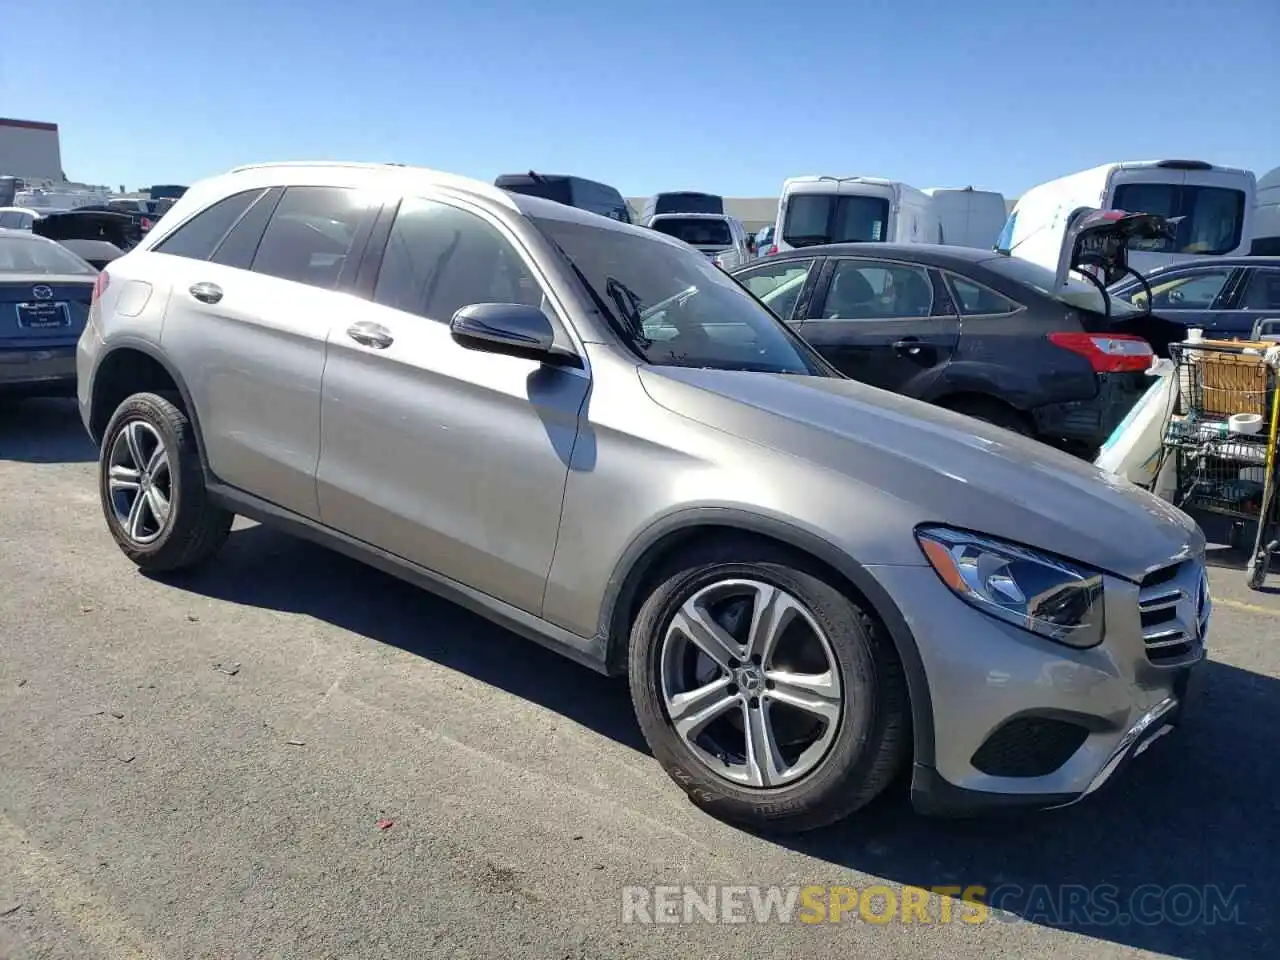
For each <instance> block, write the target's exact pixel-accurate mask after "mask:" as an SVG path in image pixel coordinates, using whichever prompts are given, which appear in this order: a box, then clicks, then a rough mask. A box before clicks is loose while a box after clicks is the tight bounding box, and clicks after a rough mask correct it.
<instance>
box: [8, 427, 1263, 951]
mask: <svg viewBox="0 0 1280 960" xmlns="http://www.w3.org/2000/svg"><path fill="white" fill-rule="evenodd" d="M93 460H94V451H93V450H92V448H91V446H90V444H89V442H88V441H87V439H86V438H85V437H84V433H83V430H82V428H81V427H80V424H79V421H78V419H77V416H76V412H75V409H74V404H73V403H72V402H70V401H32V402H29V403H25V404H8V405H6V406H5V407H3V408H0V584H2V585H3V586H2V588H0V638H2V642H0V771H3V775H0V863H2V864H4V868H3V869H0V957H57V958H61V957H67V958H72V957H74V958H96V957H102V958H125V957H150V958H180V957H218V958H224V957H226V958H230V957H235V958H240V957H244V958H259V957H288V958H322V957H335V958H336V957H341V958H353V957H399V958H414V957H427V956H432V957H436V956H440V957H444V956H459V957H463V956H465V957H488V956H504V957H511V956H521V957H525V956H529V957H535V956H536V957H554V958H570V957H571V958H587V957H590V958H596V957H615V956H618V957H622V956H625V957H641V956H643V957H648V956H653V957H675V956H688V957H699V958H712V957H775V956H776V957H826V956H832V957H835V956H840V957H847V956H857V955H858V954H859V953H860V952H861V953H866V952H868V951H872V952H874V954H875V955H877V956H885V957H895V958H913V957H920V958H926V957H927V958H933V957H940V956H948V957H957V958H965V957H975V958H976V957H984V958H990V957H1002V956H1007V957H1025V956H1054V957H1057V958H1067V957H1090V958H1098V957H1121V956H1124V957H1130V956H1152V955H1168V956H1174V957H1185V958H1205V960H1208V958H1223V957H1233V958H1234V957H1245V956H1255V955H1256V956H1276V955H1277V951H1278V950H1280V942H1278V938H1277V936H1276V929H1275V926H1274V923H1273V919H1272V918H1273V916H1274V890H1275V887H1274V883H1273V881H1274V879H1275V877H1276V876H1277V870H1276V867H1275V866H1274V859H1273V854H1274V851H1275V850H1277V849H1278V848H1280V830H1278V829H1277V826H1276V818H1275V816H1274V811H1275V798H1276V797H1277V796H1280V760H1278V759H1277V745H1276V739H1275V732H1276V731H1277V730H1280V682H1278V681H1280V576H1273V578H1272V581H1271V582H1272V587H1271V589H1270V592H1269V593H1251V592H1249V591H1248V590H1246V589H1245V587H1244V584H1243V576H1242V574H1241V573H1240V572H1239V571H1237V570H1234V569H1229V568H1227V567H1225V566H1224V567H1222V568H1218V569H1215V570H1214V573H1213V587H1214V592H1215V600H1216V603H1217V607H1216V611H1215V619H1214V624H1213V628H1212V634H1211V640H1210V643H1211V650H1212V662H1211V663H1210V664H1209V665H1208V666H1207V668H1206V669H1205V670H1204V671H1202V672H1201V676H1200V683H1199V686H1198V688H1197V689H1196V692H1195V695H1194V697H1193V702H1192V703H1191V705H1190V707H1189V711H1188V715H1187V717H1186V721H1185V724H1184V726H1183V727H1182V729H1180V730H1179V731H1178V732H1177V733H1176V734H1175V735H1174V736H1172V737H1166V738H1164V739H1162V740H1160V741H1159V742H1158V743H1157V744H1156V745H1155V746H1153V747H1152V749H1151V750H1150V751H1149V752H1148V753H1146V754H1145V755H1144V756H1143V757H1142V758H1141V759H1140V760H1139V761H1138V763H1137V764H1136V765H1135V766H1134V768H1133V769H1131V770H1130V771H1128V775H1127V776H1126V777H1124V778H1123V780H1122V781H1121V782H1120V783H1118V784H1117V785H1116V786H1115V787H1114V788H1113V789H1111V790H1110V791H1109V792H1107V793H1105V794H1103V795H1102V796H1099V797H1097V798H1094V799H1093V800H1091V801H1090V802H1089V803H1086V804H1083V805H1081V806H1078V807H1075V808H1072V809H1069V810H1065V811H1060V812H1056V813H1050V814H1041V815H1036V816H1031V817H1026V818H1018V819H1002V820H986V821H980V822H935V821H926V820H923V819H920V818H917V817H915V816H913V815H911V814H910V813H909V812H907V810H906V809H905V807H904V805H903V803H902V799H901V797H897V796H893V797H886V798H883V799H882V800H880V801H878V802H877V803H876V804H875V805H874V806H873V807H872V808H871V809H869V810H867V811H865V812H864V813H863V814H862V815H860V816H858V817H856V818H855V819H853V820H851V821H849V822H848V823H847V824H845V825H842V826H841V827H839V828H836V829H833V830H827V831H822V832H818V833H815V834H810V835H806V836H804V837H803V838H790V839H785V840H779V839H777V838H766V837H760V836H754V835H751V834H748V833H744V832H742V831H741V830H738V829H735V828H732V827H729V826H726V825H723V824H721V823H718V822H716V821H714V820H712V819H709V818H708V817H706V816H705V815H703V814H701V813H699V812H698V811H697V810H696V809H695V808H694V807H693V806H691V805H690V804H689V803H688V802H687V801H686V799H685V797H684V795H683V794H682V793H681V792H680V791H679V790H678V789H677V788H676V786H675V785H674V784H673V783H672V782H671V781H670V780H669V779H668V778H667V776H666V775H665V774H664V773H663V772H662V771H661V770H660V769H659V767H658V764H657V763H656V762H655V761H654V760H653V759H652V758H651V757H650V756H649V755H648V753H647V751H646V748H645V745H644V742H643V740H642V739H641V737H640V733H639V730H638V728H637V727H636V725H635V721H634V720H633V718H632V712H631V706H630V702H629V699H628V696H627V690H626V688H625V686H624V685H623V684H622V683H620V682H617V681H612V680H606V679H604V678H602V677H600V676H597V675H596V674H594V673H591V672H589V671H587V670H585V669H583V668H581V667H578V666H576V665H574V664H572V663H570V662H569V661H567V660H564V659H562V658H560V657H558V656H556V655H554V654H552V653H549V652H546V651H544V650H542V649H540V648H538V647H536V646H534V645H532V644H529V643H527V642H525V641H522V640H519V639H517V638H515V637H514V636H512V635H510V634H507V633H505V632H504V631H502V630H499V629H497V628H496V627H493V626H491V625H489V624H488V623H486V622H485V621H482V620H480V619H478V618H476V617H473V616H471V615H470V614H467V613H465V612H463V611H462V610H460V609H459V608H456V607H454V606H451V605H449V604H447V603H444V602H442V601H439V600H436V599H434V598H433V597H431V596H429V595H427V594H424V593H421V592H419V591H416V590H414V589H413V588H411V587H409V586H407V585H405V584H402V583H400V582H399V581H397V580H394V579H392V578H390V577H387V576H385V575H383V574H380V573H378V572H375V571H373V570H370V569H367V568H364V567H362V566H360V565H358V564H357V563H355V562H353V561H349V560H347V559H345V558H343V557H340V556H338V555H335V554H331V553H329V552H326V551H324V550H321V549H319V548H316V547H313V546H310V545H307V544H305V543H302V542H300V541H296V540H293V539H290V538H289V537H287V536H285V535H283V534H278V533H275V532H271V531H268V530H266V529H264V528H261V527H257V526H253V525H250V524H238V526H239V527H240V528H239V529H237V531H236V532H234V533H233V534H232V537H231V540H230V542H229V543H228V545H227V547H226V549H225V550H224V551H223V553H222V554H221V556H220V558H219V559H218V560H217V561H216V562H215V563H214V564H213V565H212V566H211V567H210V568H208V569H207V570H205V571H203V572H201V573H200V574H198V575H193V576H188V577H183V578H181V579H178V580H173V581H169V582H160V581H158V580H152V579H149V578H147V577H146V576H143V575H141V574H139V573H138V572H137V571H136V570H135V569H134V568H133V567H132V565H130V564H129V563H128V561H127V560H126V559H125V558H124V557H123V556H122V555H121V554H120V552H119V551H118V550H117V549H116V547H115V545H114V543H113V542H112V541H111V539H110V536H109V535H108V533H107V530H106V528H105V525H104V523H103V519H102V515H101V508H100V507H99V504H98V496H97V490H96V479H95V466H94V462H93ZM654 884H677V885H683V884H691V885H701V886H705V885H709V884H742V885H761V886H765V885H773V884H780V885H810V884H816V885H830V884H837V885H849V886H852V887H855V888H858V889H860V890H862V889H865V888H867V887H868V886H871V885H885V886H887V887H889V888H890V890H894V891H899V890H901V888H902V886H903V885H916V886H921V887H934V886H939V885H959V886H972V885H978V886H982V887H985V888H988V889H990V888H994V887H998V886H1001V885H1018V886H1020V887H1022V888H1026V889H1030V888H1033V887H1036V886H1037V885H1046V886H1047V887H1048V888H1058V887H1060V886H1061V885H1084V886H1087V887H1096V886H1097V885H1099V884H1112V885H1114V886H1115V887H1116V888H1118V889H1119V891H1120V892H1121V899H1124V897H1125V896H1126V895H1127V894H1128V893H1129V892H1131V891H1133V890H1136V889H1138V888H1140V887H1143V886H1144V885H1149V884H1158V885H1161V886H1162V887H1170V886H1173V885H1178V884H1185V885H1188V886H1189V887H1191V888H1193V889H1194V890H1198V891H1203V890H1204V889H1205V888H1206V887H1210V886H1213V887H1216V888H1217V889H1219V890H1221V891H1224V892H1230V891H1232V890H1233V889H1234V890H1237V891H1238V893H1237V895H1236V897H1235V899H1234V901H1233V903H1234V904H1235V905H1236V906H1238V908H1239V909H1238V914H1237V916H1236V919H1235V920H1234V921H1231V920H1226V921H1222V922H1218V923H1214V924H1208V923H1203V922H1189V923H1179V922H1175V921H1173V920H1166V921H1165V922H1161V923H1154V922H1153V923H1137V922H1130V923H1107V924H1102V923H1086V922H1082V921H1080V920H1079V918H1076V919H1075V920H1074V921H1073V920H1072V919H1071V918H1060V919H1061V920H1062V922H1061V923H1057V924H1055V923H1051V922H1049V921H1048V920H1047V919H1045V918H1043V917H1041V916H1039V915H1037V914H1035V913H1034V911H1031V910H1030V909H1028V911H1026V913H1025V914H1024V918H1023V919H1024V922H1020V923H1008V922H995V920H994V919H992V920H991V922H986V923H978V924H968V923H961V922H951V923H945V922H941V920H937V919H935V922H930V923H924V922H918V921H917V922H901V921H900V920H891V921H890V922H887V923H883V924H876V923H869V922H861V921H856V919H855V918H846V921H845V922H843V923H840V924H831V923H817V924H804V923H798V922H797V923H789V924H779V923H756V922H747V923H741V924H716V925H712V924H708V923H692V924H677V925H647V924H643V923H623V922H622V916H623V911H622V904H623V888H624V887H632V886H651V885H654Z"/></svg>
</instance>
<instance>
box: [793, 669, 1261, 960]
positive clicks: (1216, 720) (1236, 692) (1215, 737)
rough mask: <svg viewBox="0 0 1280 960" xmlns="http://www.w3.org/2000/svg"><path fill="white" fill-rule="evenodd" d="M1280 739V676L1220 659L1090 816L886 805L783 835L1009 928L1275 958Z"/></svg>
mask: <svg viewBox="0 0 1280 960" xmlns="http://www.w3.org/2000/svg"><path fill="white" fill-rule="evenodd" d="M1276 730H1280V681H1277V680H1275V679H1272V678H1270V677H1266V676H1262V675H1260V674H1256V673H1252V672H1250V671H1248V670H1242V669H1239V668H1237V667H1233V666H1228V665H1226V664H1222V663H1216V662H1210V663H1208V664H1206V666H1205V669H1204V670H1203V671H1202V672H1201V674H1200V676H1199V677H1197V680H1196V684H1195V685H1194V687H1193V690H1192V692H1191V694H1190V699H1189V703H1188V706H1187V714H1186V716H1185V717H1184V720H1183V725H1182V727H1181V728H1180V729H1178V730H1177V731H1175V733H1174V735H1173V736H1169V737H1164V738H1162V739H1160V740H1159V741H1157V742H1156V743H1155V744H1154V745H1152V747H1151V748H1150V749H1149V750H1148V751H1147V752H1146V753H1144V754H1143V755H1142V756H1141V757H1139V758H1138V759H1137V760H1136V761H1135V762H1134V764H1133V765H1132V766H1130V767H1129V768H1127V769H1126V770H1125V771H1124V773H1123V775H1122V776H1121V778H1120V779H1119V780H1118V781H1116V782H1115V783H1114V784H1112V785H1110V786H1108V787H1107V788H1105V789H1104V790H1103V791H1101V792H1100V793H1098V794H1096V795H1095V796H1093V797H1091V798H1089V800H1088V801H1087V802H1084V803H1081V804H1080V805H1078V806H1075V807H1070V808H1067V809H1063V810H1057V811H1047V812H1040V813H1035V814H1031V815H1028V816H1018V817H999V818H990V819H981V820H964V821H946V820H927V819H924V818H922V817H918V816H915V815H913V814H911V813H910V811H909V810H907V809H906V808H905V806H904V805H903V804H902V803H901V802H899V801H900V798H899V797H892V796H886V797H884V798H882V799H881V800H878V801H876V803H874V804H873V805H872V806H870V807H868V808H867V809H865V810H863V811H861V812H860V813H859V814H857V815H856V816H855V817H854V818H852V819H850V820H848V821H846V822H845V823H842V824H839V825H837V826H836V827H834V828H831V829H830V830H827V831H822V832H820V833H816V834H813V835H802V836H800V837H795V838H790V839H788V838H776V837H775V838H772V839H775V840H780V842H782V843H784V844H785V845H786V846H789V847H791V848H792V849H795V850H798V851H801V852H803V853H806V854H808V855H810V856H813V857H817V858H819V859H822V860H827V861H829V862H831V863H834V864H837V865H839V866H843V867H849V868H852V869H855V870H859V871H863V872H865V873H870V874H873V875H876V876H879V877H884V878H885V879H886V880H888V881H890V882H891V883H901V884H905V885H913V886H919V887H923V888H926V889H928V888H930V887H934V886H939V885H956V884H958V885H960V886H962V887H964V886H970V885H979V886H982V887H985V888H986V891H987V896H988V897H989V898H990V901H991V902H994V903H995V905H996V906H999V907H1001V908H1002V909H1003V910H1004V911H1008V913H1009V914H1010V915H1011V916H1010V917H1008V918H1000V919H1008V920H1010V921H1011V922H1013V921H1015V920H1016V919H1020V920H1022V921H1025V922H1031V923H1037V924H1040V925H1044V926H1052V927H1054V928H1057V929H1064V930H1071V931H1074V932H1077V933H1080V934H1083V935H1085V936H1089V937H1093V938H1095V939H1098V940H1103V941H1108V942H1112V943H1116V944H1120V945H1124V946H1129V947H1136V948H1140V949H1143V950H1151V951H1155V952H1159V953H1163V954H1169V955H1171V956H1175V957H1185V958H1188V960H1221V958H1224V957H1233V958H1234V957H1253V956H1259V957H1261V956H1266V957H1276V956H1280V938H1278V937H1277V929H1276V926H1275V924H1274V921H1273V916H1274V915H1275V911H1274V901H1275V890H1276V881H1277V879H1278V878H1280V868H1278V867H1277V865H1276V863H1275V852H1276V851H1277V850H1280V828H1278V827H1277V818H1276V809H1277V808H1276V798H1277V797H1280V760H1278V759H1277V749H1276V740H1275V736H1274V731H1276ZM1090 897H1091V898H1092V899H1091V900H1089V899H1088V898H1090ZM1108 897H1109V898H1110V901H1109V902H1108V901H1107V900H1106V898H1108ZM1073 904H1081V906H1078V907H1076V906H1073ZM1215 911H1216V917H1215ZM963 913H964V911H963V910H962V909H960V908H957V910H956V916H961V915H962V914H963ZM1161 914H1164V917H1163V918H1162V917H1161ZM1132 918H1137V919H1132ZM1122 920H1123V921H1125V922H1121V921H1122Z"/></svg>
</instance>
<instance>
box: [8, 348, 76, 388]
mask: <svg viewBox="0 0 1280 960" xmlns="http://www.w3.org/2000/svg"><path fill="white" fill-rule="evenodd" d="M75 382H76V348H75V347H74V346H71V345H68V346H58V347H3V348H0V391H3V392H5V393H28V394H40V393H57V394H62V393H66V392H69V391H70V390H71V388H72V387H73V386H74V385H75Z"/></svg>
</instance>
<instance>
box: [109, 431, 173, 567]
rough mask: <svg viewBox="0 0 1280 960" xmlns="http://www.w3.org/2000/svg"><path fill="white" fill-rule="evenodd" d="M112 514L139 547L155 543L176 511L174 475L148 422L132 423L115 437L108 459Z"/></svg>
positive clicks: (157, 434) (160, 443)
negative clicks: (171, 514) (174, 508)
mask: <svg viewBox="0 0 1280 960" xmlns="http://www.w3.org/2000/svg"><path fill="white" fill-rule="evenodd" d="M107 489H108V492H109V496H110V498H111V511H112V513H113V514H114V516H115V519H116V522H117V523H118V524H119V525H120V528H121V529H122V530H123V531H124V532H125V534H126V535H127V536H128V537H129V539H130V540H132V541H133V542H134V543H137V544H148V543H152V542H154V541H155V540H156V539H157V538H158V537H159V536H160V534H161V533H163V532H164V529H165V525H166V524H167V523H168V522H169V515H170V513H171V512H172V510H173V474H172V472H171V470H170V465H169V453H168V450H167V449H166V448H165V444H164V439H163V438H162V437H161V436H160V433H159V431H158V430H156V428H155V427H153V426H152V425H151V424H149V423H147V422H146V421H145V420H129V421H128V422H126V423H125V424H124V425H123V426H122V427H121V428H120V430H119V432H118V433H117V434H116V438H115V441H114V442H113V443H112V444H111V451H110V454H109V455H108V458H107Z"/></svg>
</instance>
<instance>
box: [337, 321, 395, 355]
mask: <svg viewBox="0 0 1280 960" xmlns="http://www.w3.org/2000/svg"><path fill="white" fill-rule="evenodd" d="M347 336H348V337H350V338H351V339H352V340H354V341H355V342H356V343H360V344H363V345H364V346H366V347H373V348H374V349H375V350H385V349H386V348H387V347H389V346H391V344H393V343H395V337H393V336H391V331H390V330H388V329H387V328H386V327H384V326H383V325H382V324H380V323H371V322H369V321H368V320H362V321H360V322H359V323H353V324H352V325H351V326H349V327H347Z"/></svg>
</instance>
